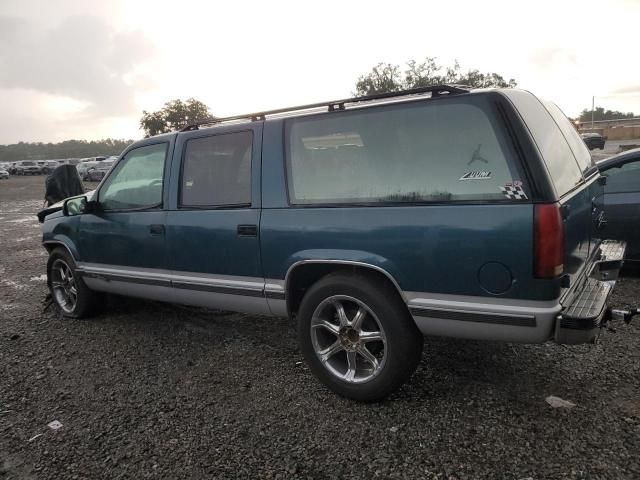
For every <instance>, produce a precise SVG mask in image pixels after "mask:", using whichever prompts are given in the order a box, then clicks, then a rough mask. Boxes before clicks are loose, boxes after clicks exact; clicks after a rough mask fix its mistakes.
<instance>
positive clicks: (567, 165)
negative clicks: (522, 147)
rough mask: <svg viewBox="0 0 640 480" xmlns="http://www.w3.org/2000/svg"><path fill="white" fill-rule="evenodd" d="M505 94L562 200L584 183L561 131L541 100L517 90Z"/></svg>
mask: <svg viewBox="0 0 640 480" xmlns="http://www.w3.org/2000/svg"><path fill="white" fill-rule="evenodd" d="M505 94H506V95H507V96H508V97H509V98H510V99H511V100H512V101H513V103H514V104H515V106H516V108H517V109H518V111H519V112H520V114H521V115H522V118H523V119H524V121H525V123H526V124H527V126H528V127H529V131H530V132H531V135H532V136H533V139H534V141H535V142H536V145H537V146H538V149H539V150H540V153H541V154H542V157H543V159H544V162H545V164H546V165H547V170H548V171H549V174H550V176H551V180H552V181H553V184H554V186H555V188H556V193H557V194H558V196H559V197H561V196H563V195H564V194H565V193H567V192H569V191H570V190H572V189H573V188H575V187H576V185H578V184H580V182H581V181H582V172H581V171H580V168H579V167H578V163H577V162H576V159H575V158H574V156H573V152H572V151H571V148H569V144H568V143H567V140H566V139H565V136H564V135H563V133H562V131H561V130H560V128H559V127H558V125H557V124H556V122H555V121H554V120H553V118H552V117H551V115H550V114H549V112H548V111H547V109H546V108H545V107H544V106H543V105H542V103H541V102H540V100H538V99H537V98H536V97H535V96H533V95H532V94H531V93H529V92H525V91H521V90H514V91H507V92H505Z"/></svg>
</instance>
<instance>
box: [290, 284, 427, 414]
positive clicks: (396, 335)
mask: <svg viewBox="0 0 640 480" xmlns="http://www.w3.org/2000/svg"><path fill="white" fill-rule="evenodd" d="M336 296H338V298H340V297H341V296H344V297H345V298H352V299H355V300H357V301H358V302H361V304H362V305H363V306H366V308H368V309H369V310H370V312H371V313H372V314H373V315H370V314H367V315H368V316H369V318H370V320H368V321H369V322H370V321H371V320H374V321H377V324H378V325H379V326H380V327H381V332H383V333H384V336H385V337H386V339H385V340H386V344H384V346H383V347H382V350H383V351H384V354H383V358H384V361H382V362H380V364H381V366H380V368H379V370H378V373H376V374H375V376H373V377H372V378H371V379H369V380H366V381H363V382H362V383H350V382H348V381H346V380H345V379H344V378H340V377H338V376H337V374H336V373H333V372H332V371H331V370H330V369H329V368H328V367H327V366H325V364H324V363H323V362H322V361H321V360H320V358H319V356H318V355H319V354H317V353H316V349H315V348H314V341H313V339H312V336H313V335H314V334H312V328H313V327H312V319H313V316H314V312H316V309H318V308H323V307H322V305H324V304H325V303H326V301H327V299H330V298H332V297H333V298H335V297H336ZM347 301H348V300H347ZM367 330H368V329H367ZM333 335H335V333H334V334H333ZM339 339H340V337H339V336H337V337H336V343H338V342H340V340H339ZM298 341H299V344H300V349H301V351H302V353H303V355H304V357H305V359H306V361H307V364H308V365H309V368H310V370H311V371H312V372H313V374H314V375H315V376H316V377H317V378H318V379H319V380H320V381H321V382H323V383H324V384H325V385H326V386H327V387H329V388H330V389H331V390H333V391H334V392H335V393H337V394H338V395H341V396H343V397H347V398H350V399H353V400H357V401H361V402H373V401H377V400H381V399H383V398H385V397H386V396H388V395H389V394H390V393H392V392H394V391H396V390H397V389H398V388H400V386H401V385H402V384H404V383H405V382H406V381H407V380H408V379H409V377H411V375H412V374H413V372H414V371H415V369H416V368H417V366H418V364H419V363H420V359H421V357H422V347H423V344H424V338H423V336H422V334H421V333H420V331H419V330H418V328H417V327H416V325H415V322H414V321H413V318H411V316H410V314H409V311H408V309H407V306H406V305H405V303H404V301H403V300H402V299H401V298H400V296H399V295H398V292H397V291H396V290H395V289H394V288H392V287H390V286H389V285H388V284H387V283H386V282H384V281H382V280H380V279H377V278H374V277H371V278H369V277H368V276H365V275H362V274H348V273H341V272H337V273H332V274H329V275H327V276H325V277H323V278H322V279H321V280H319V281H318V282H316V283H315V284H314V285H313V286H312V287H311V288H310V289H309V290H308V292H307V293H306V294H305V296H304V298H303V300H302V303H301V304H300V308H299V310H298ZM358 341H359V340H358ZM364 345H368V344H364ZM380 345H383V344H382V343H380ZM343 352H344V355H345V356H346V355H347V353H346V351H340V352H339V353H338V354H340V353H343ZM369 353H370V352H369ZM338 354H336V355H338ZM332 358H333V357H332ZM360 358H361V362H362V361H363V360H364V357H363V356H361V357H360ZM356 363H357V362H356ZM366 363H367V362H366V361H365V365H366ZM372 370H374V369H372Z"/></svg>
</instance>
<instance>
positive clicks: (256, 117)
mask: <svg viewBox="0 0 640 480" xmlns="http://www.w3.org/2000/svg"><path fill="white" fill-rule="evenodd" d="M469 91H470V87H468V86H466V85H433V86H430V87H419V88H411V89H409V90H401V91H399V92H387V93H376V94H373V95H365V96H363V97H353V98H345V99H342V100H333V101H329V102H318V103H308V104H306V105H298V106H296V107H287V108H278V109H276V110H265V111H263V112H256V113H245V114H243V115H234V116H231V117H221V118H216V117H212V118H209V119H207V120H203V121H200V122H196V123H192V124H189V125H187V126H186V127H184V128H182V129H181V130H180V131H181V132H188V131H191V130H198V129H199V127H201V126H203V125H214V124H218V123H224V122H230V121H234V120H251V121H252V122H256V121H261V120H264V119H265V118H266V116H267V115H277V114H281V113H288V112H297V111H301V110H311V109H314V108H321V107H327V109H328V111H329V112H333V111H336V110H344V109H345V104H347V103H360V102H370V101H374V100H384V99H387V98H396V97H406V96H409V95H421V94H424V93H431V97H439V96H442V95H457V94H461V93H469Z"/></svg>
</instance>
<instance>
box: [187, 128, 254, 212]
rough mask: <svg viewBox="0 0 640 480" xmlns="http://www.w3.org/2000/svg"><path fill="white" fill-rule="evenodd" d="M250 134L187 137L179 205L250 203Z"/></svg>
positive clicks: (236, 204) (237, 133)
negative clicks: (189, 138) (188, 138)
mask: <svg viewBox="0 0 640 480" xmlns="http://www.w3.org/2000/svg"><path fill="white" fill-rule="evenodd" d="M252 141H253V133H252V132H250V131H247V132H235V133H227V134H222V135H215V136H211V137H202V138H194V139H191V140H188V141H187V143H186V148H185V152H184V163H183V171H182V182H181V193H180V205H181V206H183V207H219V206H242V205H249V204H251V144H252Z"/></svg>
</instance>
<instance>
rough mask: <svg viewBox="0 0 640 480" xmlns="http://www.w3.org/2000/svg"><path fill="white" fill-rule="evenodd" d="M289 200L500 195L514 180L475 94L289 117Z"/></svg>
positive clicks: (493, 123)
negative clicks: (295, 117)
mask: <svg viewBox="0 0 640 480" xmlns="http://www.w3.org/2000/svg"><path fill="white" fill-rule="evenodd" d="M286 125H287V126H286V139H287V179H288V189H289V199H290V202H291V203H292V204H348V203H389V202H390V203H401V202H425V201H426V202H428V201H468V200H470V201H478V200H480V201H496V200H505V199H506V197H505V194H504V192H503V191H502V189H501V187H504V186H505V185H506V184H508V183H510V182H512V181H513V180H514V179H517V178H518V177H517V175H514V173H513V172H512V169H511V162H510V161H509V158H510V157H511V153H510V148H509V146H508V144H507V142H506V141H505V138H503V135H502V131H501V128H500V125H499V121H498V119H497V118H496V117H495V114H494V112H493V110H492V107H491V105H490V104H489V102H488V100H487V99H486V98H485V97H483V96H479V95H478V96H473V97H466V98H464V99H460V98H457V99H456V98H452V99H438V100H431V101H424V102H412V103H408V104H407V103H405V104H396V105H387V106H382V107H375V108H366V109H360V110H352V111H346V112H337V113H333V114H322V115H315V116H311V117H302V118H297V119H292V120H289V121H288V122H287V124H286Z"/></svg>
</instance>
